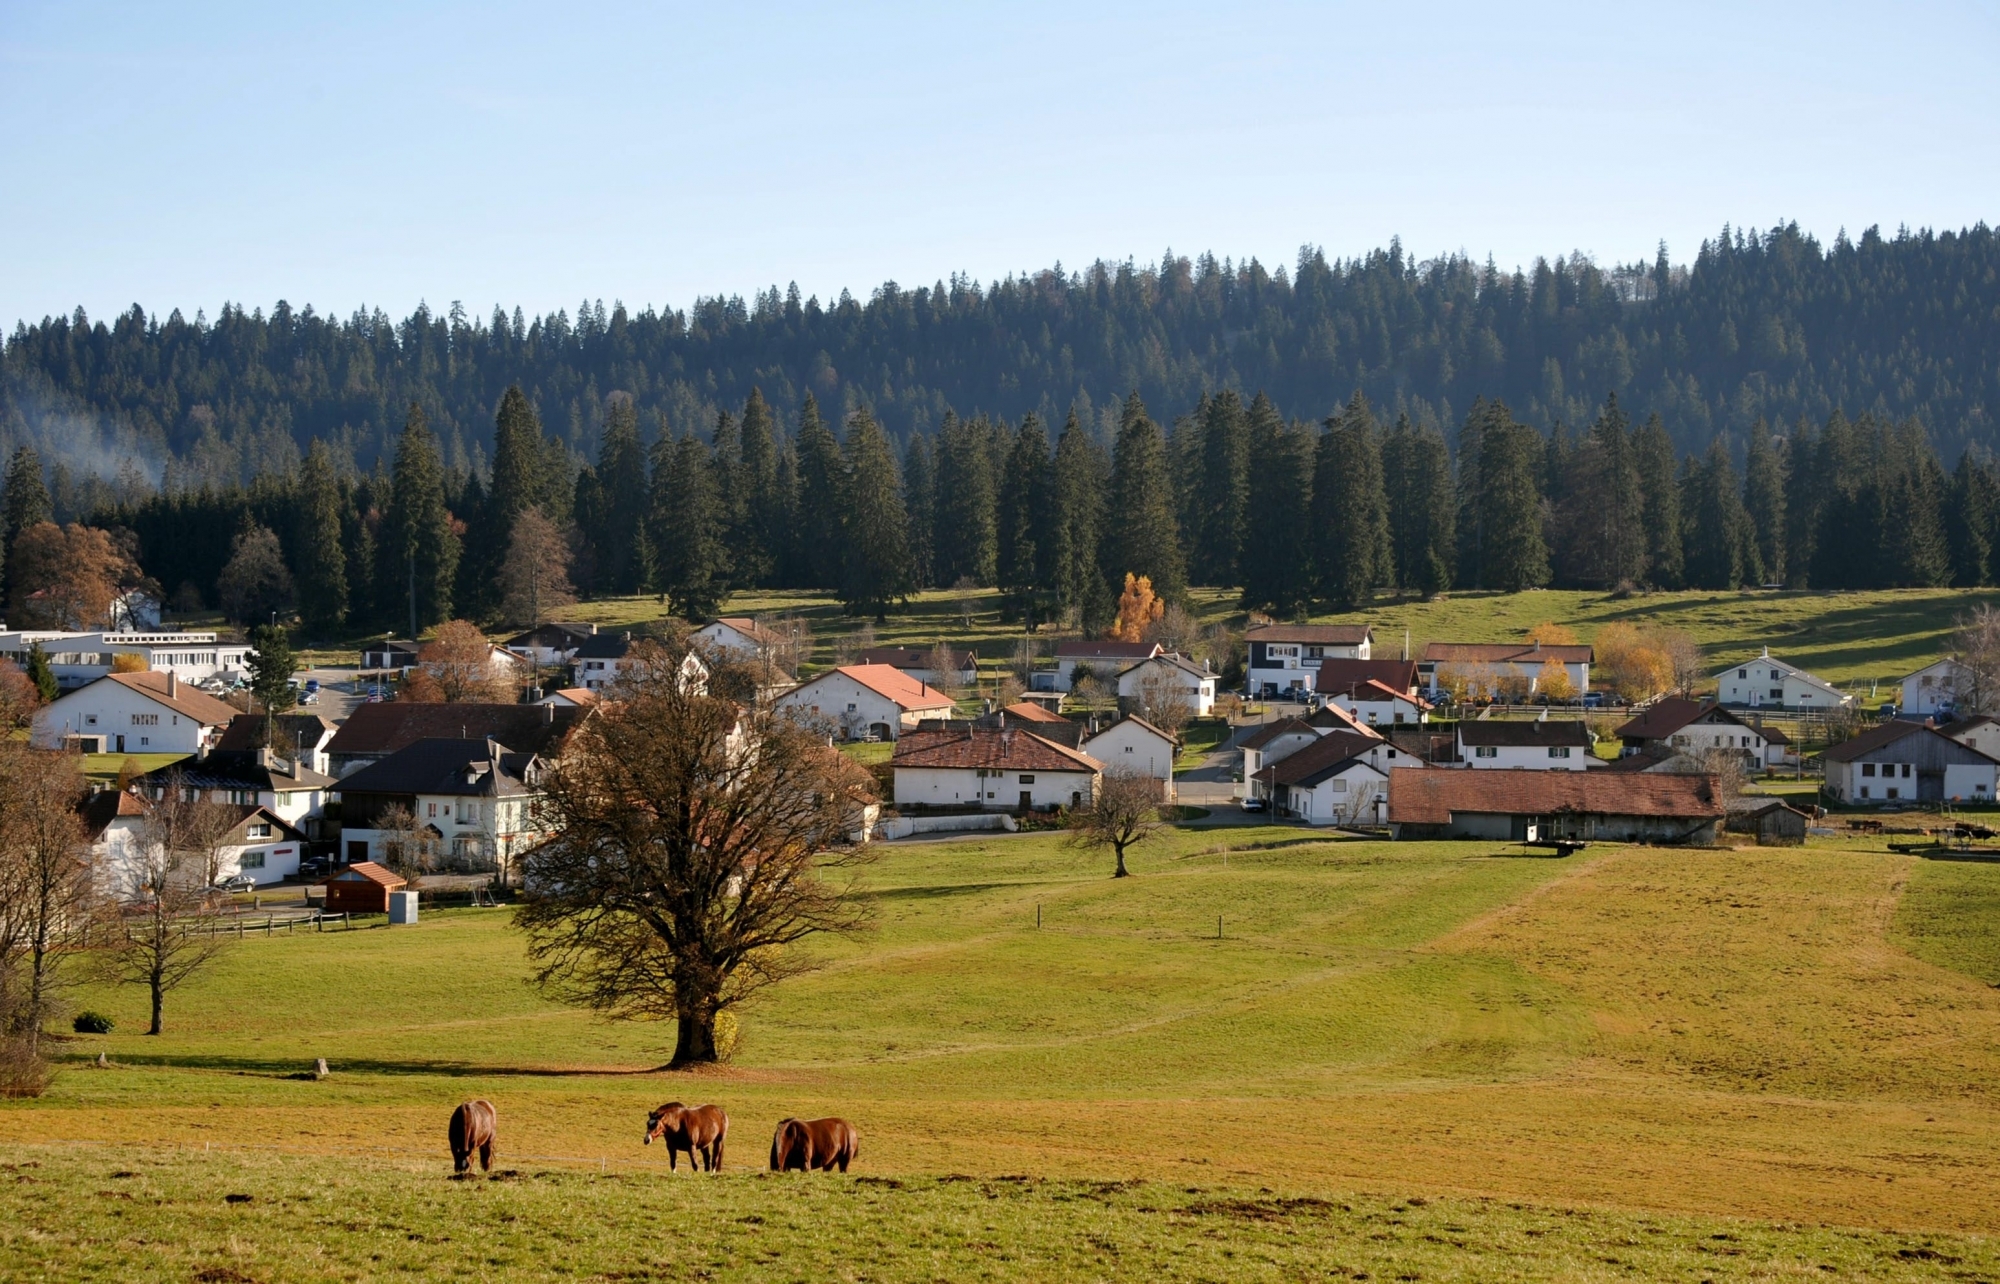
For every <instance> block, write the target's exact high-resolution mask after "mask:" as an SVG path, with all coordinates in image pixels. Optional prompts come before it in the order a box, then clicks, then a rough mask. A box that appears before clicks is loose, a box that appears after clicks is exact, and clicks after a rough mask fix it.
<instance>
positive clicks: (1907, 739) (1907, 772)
mask: <svg viewBox="0 0 2000 1284" xmlns="http://www.w3.org/2000/svg"><path fill="white" fill-rule="evenodd" d="M1823 759H1824V761H1825V763H1826V788H1827V792H1828V793H1830V794H1832V795H1833V796H1834V797H1835V798H1837V799H1839V800H1840V801H1841V802H1844V803H1861V804H1868V803H1882V802H1904V801H1914V802H1945V801H1954V802H1991V801H1993V799H1994V797H1995V796H1996V795H1995V785H1996V783H2000V781H1996V779H1995V773H1996V772H2000V762H1996V761H1994V760H1993V759H1992V758H1989V757H1988V756H1986V755H1985V754H1983V753H1981V752H1980V751H1979V750H1977V749H1974V748H1973V747H1972V746H1971V745H1969V744H1967V743H1965V742H1964V741H1963V740H1954V739H1952V738H1951V737H1950V736H1948V735H1945V734H1944V733H1943V732H1941V731H1939V730H1938V729H1937V728H1935V727H1932V726H1929V725H1927V724H1925V723H1921V722H1911V721H1908V720H1905V719H1902V718H1896V719H1892V720H1891V721H1888V722H1884V723H1881V724H1880V725H1878V726H1874V727H1870V728H1869V729H1868V730H1866V731H1864V732H1862V733H1861V734H1860V735H1858V736H1856V737H1854V739H1852V740H1848V741H1843V742H1842V743H1840V744H1837V745H1835V746H1834V747H1833V748H1831V749H1829V750H1827V751H1826V753H1825V754H1824V755H1823Z"/></svg>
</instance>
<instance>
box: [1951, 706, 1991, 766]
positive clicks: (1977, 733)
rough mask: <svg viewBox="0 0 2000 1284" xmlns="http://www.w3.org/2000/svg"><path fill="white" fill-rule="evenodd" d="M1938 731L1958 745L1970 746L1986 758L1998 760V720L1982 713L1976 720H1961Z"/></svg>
mask: <svg viewBox="0 0 2000 1284" xmlns="http://www.w3.org/2000/svg"><path fill="white" fill-rule="evenodd" d="M1938 730H1940V731H1942V732H1944V733H1945V734H1946V735H1948V736H1950V737H1951V738H1952V739H1953V740H1956V741H1958V742H1959V743H1960V744H1967V745H1971V746H1972V747H1973V748H1974V749H1977V750H1978V751H1979V752H1981V753H1983V754H1985V755H1986V756H1987V757H1988V758H1996V759H2000V720H1996V719H1994V718H1992V717H1989V716H1988V715H1986V714H1983V713H1982V714H1980V715H1979V716H1978V717H1976V718H1962V719H1960V720H1959V721H1957V722H1953V723H1949V724H1947V725H1945V726H1942V727H1939V728H1938Z"/></svg>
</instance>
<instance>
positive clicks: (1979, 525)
mask: <svg viewBox="0 0 2000 1284" xmlns="http://www.w3.org/2000/svg"><path fill="white" fill-rule="evenodd" d="M1996 521H2000V478H1996V477H1995V475H1994V469H1993V465H1992V463H1991V462H1990V461H1989V460H1988V459H1986V458H1985V457H1984V456H1982V455H1978V454H1976V453H1975V452H1974V451H1971V450H1967V451H1966V452H1965V453H1964V454H1962V455H1960V456H1959V457H1958V467H1957V468H1956V469H1955V470H1954V471H1953V472H1952V476H1951V499H1950V504H1949V507H1948V508H1947V510H1946V520H1945V531H1946V536H1947V538H1948V539H1949V541H1950V544H1951V582H1952V583H1953V584H1955V585H1957V586H1958V587H1960V588H1977V587H1980V586H1982V585H1987V584H1991V583H1993V580H1994V575H1993V570H1994V562H1993V530H1994V525H1995V523H1996Z"/></svg>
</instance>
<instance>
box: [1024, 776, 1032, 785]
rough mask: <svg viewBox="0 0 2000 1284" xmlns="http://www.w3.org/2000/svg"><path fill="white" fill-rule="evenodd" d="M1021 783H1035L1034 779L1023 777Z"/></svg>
mask: <svg viewBox="0 0 2000 1284" xmlns="http://www.w3.org/2000/svg"><path fill="white" fill-rule="evenodd" d="M1021 783H1022V784H1024V785H1032V784H1034V783H1035V778H1034V777H1033V776H1023V777H1021Z"/></svg>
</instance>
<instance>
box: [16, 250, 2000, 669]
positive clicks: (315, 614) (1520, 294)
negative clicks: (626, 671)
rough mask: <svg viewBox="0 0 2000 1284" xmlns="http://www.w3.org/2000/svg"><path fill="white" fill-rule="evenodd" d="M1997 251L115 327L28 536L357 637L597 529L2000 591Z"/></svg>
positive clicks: (54, 419)
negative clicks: (255, 572) (115, 552)
mask: <svg viewBox="0 0 2000 1284" xmlns="http://www.w3.org/2000/svg"><path fill="white" fill-rule="evenodd" d="M1997 269H2000V253H1996V247H1995V243H1994V238H1993V235H1992V233H1991V232H1990V231H1989V230H1988V229H1987V228H1985V227H1984V226H1983V225H1982V226H1980V227H1976V228H1973V229H1971V230H1969V231H1965V232H1959V233H1944V234H1932V233H1929V232H1924V233H1899V234H1898V235H1896V236H1895V237H1893V238H1885V237H1883V236H1881V235H1879V234H1877V233H1876V232H1874V231H1873V230H1871V231H1869V232H1867V233H1865V234H1863V235H1862V236H1861V238H1860V239H1859V240H1858V241H1850V240H1848V239H1846V238H1845V237H1844V236H1843V237H1842V238H1840V239H1838V240H1836V241H1835V242H1834V243H1833V244H1832V245H1831V246H1822V245H1820V244H1818V243H1816V242H1815V241H1814V240H1812V239H1811V238H1809V237H1806V236H1804V235H1802V234H1801V233H1800V232H1799V231H1798V229H1796V228H1795V227H1779V228H1775V229H1773V230H1771V231H1770V232H1768V233H1761V234H1745V233H1739V232H1732V231H1729V230H1727V229H1725V230H1724V232H1723V233H1722V234H1721V235H1719V236H1718V237H1717V238H1715V239H1714V240H1712V241H1709V242H1707V243H1705V244H1704V245H1703V246H1702V248H1701V251H1700V253H1699V254H1698V255H1697V256H1696V258H1695V260H1694V262H1693V263H1692V264H1691V265H1688V266H1686V267H1677V266H1674V265H1671V264H1670V263H1669V262H1668V260H1667V257H1666V254H1665V251H1664V249H1663V250H1662V253H1661V255H1660V258H1659V259H1658V261H1657V262H1655V263H1654V264H1652V265H1650V266H1647V265H1630V266H1625V267H1616V268H1610V269H1604V268H1600V267H1599V266H1597V265H1595V264H1593V263H1591V262H1589V261H1588V260H1585V259H1582V258H1571V259H1557V260H1555V261H1554V262H1537V263H1536V264H1535V266H1534V268H1533V270H1532V271H1530V272H1523V273H1514V274H1510V275H1503V274H1501V273H1499V272H1498V271H1496V270H1495V269H1494V268H1493V267H1492V266H1491V265H1490V264H1489V265H1485V266H1481V265H1478V264H1475V263H1472V262H1469V261H1467V260H1465V259H1463V258H1445V259H1438V260H1431V261H1425V262H1417V261H1414V260H1412V259H1410V258H1409V257H1407V256H1406V255H1405V254H1404V253H1403V252H1402V250H1401V249H1400V247H1396V246H1392V247H1391V248H1390V249H1388V250H1387V251H1382V252H1377V253H1374V254H1371V255H1368V256H1367V257H1365V258H1362V259H1358V260H1353V261H1347V262H1329V261H1328V260H1326V259H1325V258H1324V257H1323V256H1322V255H1321V254H1319V253H1318V252H1317V251H1313V250H1308V251H1305V252H1302V253H1301V255H1300V256H1299V259H1298V261H1297V263H1296V264H1294V265H1292V266H1291V267H1290V268H1289V269H1287V268H1279V269H1277V270H1275V271H1267V270H1266V269H1265V268H1264V267H1263V266H1262V265H1261V264H1258V263H1256V262H1254V261H1252V262H1247V263H1241V264H1233V263H1228V262H1221V263H1218V262H1217V261H1215V260H1214V259H1213V258H1210V257H1208V256H1203V257H1202V258H1200V259H1198V260H1192V261H1191V260H1189V259H1186V258H1178V257H1175V256H1173V255H1172V254H1171V253H1169V254H1167V255H1163V256H1162V258H1161V259H1160V260H1159V262H1158V263H1157V264H1155V265H1153V266H1151V267H1145V266H1140V265H1135V264H1131V263H1127V264H1104V263H1099V264H1094V265H1092V266H1091V267H1090V268H1089V269H1088V270H1086V271H1083V272H1080V273H1066V272H1064V271H1063V270H1062V269H1060V268H1055V269H1051V270H1048V271H1045V272H1039V273H1034V274H1031V275H1025V276H1021V277H1012V278H1008V279H1006V280H1003V281H1000V282H997V283H994V284H991V285H988V286H981V285H979V284H977V283H974V282H970V281H965V280H961V279H957V278H954V279H953V280H952V281H950V282H949V283H940V284H938V285H936V286H933V287H926V288H918V289H915V290H907V289H904V288H902V287H900V286H898V285H896V284H894V283H889V284H885V285H883V286H882V287H880V288H879V289H878V290H876V291H875V293H874V295H873V296H872V297H871V298H870V299H869V300H868V301H867V302H865V303H864V302H860V301H857V300H855V299H853V298H851V297H849V296H847V295H846V294H845V293H843V294H842V296H841V297H840V298H839V299H838V300H836V301H834V302H832V303H831V304H822V303H821V302H820V301H819V300H817V299H808V300H801V299H800V298H799V297H798V293H797V291H796V290H792V291H788V292H786V291H779V290H776V289H773V290H769V291H766V292H764V293H761V294H759V295H758V296H757V297H756V298H755V299H754V300H753V301H752V302H750V303H748V304H746V303H745V302H744V301H743V300H741V299H710V300H702V301H699V302H698V303H696V304H695V305H694V306H693V307H692V308H691V309H689V310H687V311H686V312H680V311H668V312H656V311H653V310H650V309H649V310H647V311H644V312H640V313H637V314H633V313H630V312H628V311H627V310H626V309H625V308H624V307H623V306H622V305H619V306H614V307H613V308H612V309H610V310H608V311H607V310H606V309H605V308H604V306H603V305H602V303H590V304H587V305H583V306H580V307H579V309H578V312H577V314H576V316H575V317H574V318H572V317H571V316H569V315H568V314H567V313H561V312H559V313H557V314H556V315H554V316H547V317H538V318H535V319H533V320H532V321H531V320H529V319H527V318H525V317H523V316H522V314H521V313H520V312H519V311H518V310H517V311H515V312H514V313H513V314H511V315H507V314H504V313H502V312H500V311H498V310H496V311H495V312H494V313H493V314H492V316H491V317H490V319H486V320H484V321H482V320H480V319H479V318H476V317H472V316H469V315H467V314H466V313H464V312H463V311H462V310H461V309H459V308H458V307H457V306H456V305H454V306H453V307H452V309H451V310H450V311H449V312H448V313H446V314H444V315H437V314H433V313H431V312H430V311H428V310H427V309H419V310H418V311H417V312H416V313H415V314H414V315H412V316H410V317H408V318H406V319H404V320H402V321H400V322H398V321H394V320H392V319H391V318H389V317H387V316H385V315H383V314H382V313H380V312H379V311H378V312H369V313H357V314H356V315H354V316H353V317H350V318H348V319H347V320H345V321H341V320H337V319H334V318H330V317H321V316H318V315H316V314H315V313H314V312H313V311H312V310H311V309H310V308H306V309H303V310H300V311H294V310H293V309H292V308H291V307H290V306H289V305H287V304H283V303H280V304H278V305H277V306H276V307H275V308H273V310H272V311H271V312H270V313H268V314H266V313H264V312H262V311H261V310H259V311H248V312H246V311H244V310H242V309H240V308H237V307H229V308H225V309H224V310H223V312H222V314H221V315H220V316H219V317H217V318H215V319H214V320H213V321H210V320H208V319H207V318H204V317H200V316H197V317H196V318H195V319H194V320H192V321H190V320H188V319H186V318H184V317H182V316H181V315H180V314H179V313H178V312H176V313H172V314H170V315H169V316H168V317H167V318H166V319H164V320H161V319H159V318H157V317H152V316H148V315H146V314H144V313H143V312H142V311H141V310H140V309H138V308H137V307H135V308H134V309H133V310H132V311H130V312H129V313H127V314H124V315H121V316H119V317H116V318H113V319H112V320H110V321H108V322H106V321H91V320H90V319H88V318H87V317H85V316H84V315H83V314H82V313H81V311H79V312H78V313H77V314H76V315H74V316H72V317H68V318H52V319H48V320H45V321H44V322H42V323H41V324H39V325H32V326H31V325H27V324H21V325H19V326H17V327H16V329H15V331H14V333H13V335H12V336H11V337H10V338H9V339H8V341H7V344H6V350H5V359H4V365H0V393H4V402H0V449H4V451H5V457H6V458H7V459H8V461H9V466H8V475H7V479H6V483H7V486H6V500H5V508H4V511H0V536H4V537H5V538H6V539H7V541H9V545H8V546H9V548H10V550H11V549H13V547H14V544H15V543H16V542H17V541H18V540H19V538H20V537H21V536H22V535H23V534H24V532H25V531H26V530H27V529H28V527H29V526H31V525H33V523H34V521H39V520H43V519H46V518H53V519H54V520H55V521H56V522H58V523H65V522H83V523H88V524H90V525H92V526H97V527H102V528H105V529H110V530H114V531H117V532H119V533H120V534H119V538H120V539H121V540H123V541H124V544H123V546H124V547H127V548H129V549H131V550H132V551H133V552H134V554H135V556H136V562H137V564H138V566H139V567H140V568H141V569H143V571H144V573H145V574H146V575H147V576H148V577H150V578H152V579H153V580H155V581H156V582H157V584H158V586H159V589H160V591H161V592H162V594H164V595H168V596H172V597H176V598H178V599H180V600H181V601H182V602H183V603H185V604H189V605H192V604H193V603H194V602H196V601H199V602H202V603H204V604H206V605H211V606H213V605H219V604H224V601H223V600H224V598H225V597H229V596H230V591H231V588H230V586H231V585H236V586H238V587H240V586H241V584H242V583H243V582H244V579H243V577H244V575H247V574H248V573H249V572H248V571H245V570H243V568H242V567H241V566H237V567H236V570H235V571H233V572H231V574H234V575H235V578H234V579H232V578H231V577H230V575H226V574H225V568H226V567H229V566H231V565H232V563H233V562H234V561H235V560H236V559H239V558H240V557H245V556H249V554H247V553H245V552H244V550H245V549H246V548H248V549H251V550H253V551H254V550H257V549H263V550H268V552H267V553H266V554H265V556H266V560H269V561H272V562H274V563H275V562H277V561H278V560H280V559H281V560H282V562H283V563H284V565H283V566H281V567H280V566H273V567H270V568H266V570H265V571H264V572H260V573H262V574H263V575H264V579H263V580H261V581H258V582H260V583H263V582H268V583H269V584H271V585H277V584H279V582H280V580H281V579H288V580H289V584H288V585H287V586H286V591H287V592H291V593H292V595H293V597H294V599H295V601H294V604H295V605H296V606H297V607H298V608H299V610H300V612H301V616H302V618H303V619H304V621H305V623H306V625H307V627H308V630H309V631H312V632H316V633H320V634H326V633H330V632H332V631H334V630H336V629H351V628H354V627H359V626H365V625H375V624H380V625H383V626H387V625H390V624H393V623H395V622H398V621H399V620H401V619H403V618H404V617H405V616H406V614H407V610H408V601H409V597H410V595H411V592H412V581H415V582H416V589H415V592H416V596H417V597H418V599H419V611H418V613H419V615H420V616H421V617H422V619H421V620H420V622H435V621H438V620H442V619H446V618H450V617H451V616H452V615H455V614H472V615H476V616H481V617H484V618H499V617H500V616H501V615H502V614H504V613H505V607H504V601H503V599H504V598H505V597H506V594H507V593H508V592H509V591H510V589H509V588H508V584H509V581H508V566H509V561H510V557H511V558H512V559H513V560H514V561H516V562H518V561H520V560H522V559H524V558H525V559H528V560H532V561H535V562H536V563H537V564H538V565H539V564H541V563H543V562H546V561H547V560H548V559H549V557H550V556H551V553H550V550H551V549H552V548H557V547H558V546H559V547H560V548H561V549H562V550H563V551H562V552H561V553H560V556H559V560H562V561H564V562H566V563H567V570H568V577H569V579H570V580H571V581H573V584H574V587H575V588H576V589H578V590H580V591H583V592H587V593H616V592H624V593H630V592H639V591H647V592H658V593H662V594H665V595H668V596H669V597H670V598H671V599H672V600H673V601H674V603H675V605H676V606H677V607H678V608H679V609H682V610H685V611H688V612H691V613H696V614H699V613H701V612H703V611H705V610H712V609H713V608H714V606H715V605H716V604H717V603H719V602H720V601H721V600H722V598H723V597H724V596H725V595H726V594H727V593H728V592H729V591H731V590H732V589H734V588H739V587H748V586H800V587H820V588H831V589H837V590H839V591H840V593H841V594H842V596H843V598H844V600H846V601H848V602H849V604H850V605H851V607H852V608H853V609H855V610H857V611H863V612H870V613H873V612H879V611H882V610H886V609H891V608H892V607H893V605H894V603H895V601H896V600H897V599H898V597H899V596H901V595H903V594H906V593H907V592H909V591H911V590H912V589H915V588H918V587H924V586H931V585H939V586H944V585H951V584H956V583H961V582H969V583H974V584H980V585H994V584H997V585H1000V586H1002V587H1004V588H1006V589H1008V590H1009V591H1010V593H1011V594H1012V595H1013V600H1015V601H1016V602H1017V603H1018V604H1019V605H1020V607H1021V609H1022V610H1024V611H1025V612H1027V613H1028V614H1029V615H1031V616H1033V617H1036V618H1040V619H1063V618H1066V619H1068V620H1070V621H1071V622H1073V623H1077V624H1080V625H1082V626H1085V627H1089V626H1092V625H1094V624H1096V623H1098V622H1101V621H1103V620H1104V619H1105V618H1106V617H1107V615H1108V612H1109V609H1110V605H1111V602H1112V599H1113V596H1114V595H1115V592H1116V589H1117V586H1118V585H1119V584H1120V583H1121V581H1122V578H1123V575H1124V574H1125V573H1127V572H1133V573H1137V574H1144V575H1148V576H1150V577H1151V578H1152V580H1153V582H1154V584H1155V585H1156V587H1157V588H1158V589H1159V590H1160V591H1161V592H1162V593H1163V595H1167V596H1171V595H1172V594H1174V593H1176V592H1178V591H1179V590H1180V589H1181V588H1183V587H1184V586H1186V585H1188V584H1190V583H1218V584H1235V585H1241V586H1242V587H1243V601H1244V604H1245V605H1246V606H1248V607H1252V608H1256V609H1263V610H1268V611H1272V612H1274V613H1277V614H1280V615H1291V614H1295V613H1297V612H1300V611H1302V610H1306V609H1309V608H1310V607H1311V606H1312V605H1314V604H1316V603H1349V604H1351V603H1356V602H1364V601H1366V600H1368V599H1369V597H1370V596H1371V595H1372V594H1374V593H1376V592H1378V591H1383V590H1388V589H1399V590H1403V591H1409V592H1419V593H1434V592H1438V591H1442V590H1445V589H1448V588H1452V587H1486V588H1500V589H1518V588H1525V587H1533V586H1537V585H1543V584H1551V583H1554V584H1575V585H1589V586H1601V587H1605V588H1614V587H1616V586H1617V585H1619V584H1622V583H1632V584H1641V585H1643V584H1655V585H1660V586H1682V585H1686V586H1694V587H1733V586H1736V585H1739V584H1745V583H1750V584H1762V583H1783V584H1788V585H1792V586H1815V587H1863V586H1874V585H1903V584H1908V585H1929V584H1941V583H1952V582H1957V583H1968V584H1970V583H1991V582H1993V580H1994V579H1995V577H1996V575H2000V565H1996V563H2000V554H1996V552H1995V547H1996V540H2000V474H1996V472H1995V469H1994V467H1993V465H1992V464H1991V463H1990V454H1989V450H1988V448H1989V446H1990V445H1991V443H1992V439H1993V437H1994V435H1995V425H1994V423H1993V420H1992V415H1991V412H1990V410H1989V407H1991V406H1993V405H1995V404H1996V400H1995V398H1996V392H2000V270H1997ZM529 510H533V523H531V524H532V525H533V529H532V530H531V531H530V532H529V533H528V534H527V535H524V534H523V521H522V518H523V514H524V513H527V512H528V511H529ZM523 540H527V541H528V542H527V543H523ZM536 541H539V542H536ZM37 547H38V548H39V547H40V546H39V545H38V546H37ZM50 547H55V546H54V545H50ZM38 555H39V554H38ZM17 560H18V558H17V557H15V556H13V554H12V553H11V552H10V558H9V561H10V563H12V562H14V561H17ZM55 560H60V559H59V558H58V559H55ZM280 572H282V573H283V574H282V576H281V575H280ZM13 578H15V579H16V580H18V576H15V577H13ZM516 578H518V576H517V577H516ZM10 588H11V589H12V590H13V591H14V593H15V595H16V597H15V600H16V601H18V600H19V597H18V595H19V593H20V591H21V584H20V583H19V582H16V583H13V584H11V585H10ZM273 591H274V592H275V591H276V590H275V589H274V590H273ZM270 596H271V594H270V593H265V594H264V595H263V596H260V597H258V598H257V601H258V602H259V603H262V604H264V605H265V606H268V599H269V598H270ZM231 600H233V601H241V600H246V599H244V598H243V596H242V594H240V593H238V594H237V595H236V596H235V597H234V598H231Z"/></svg>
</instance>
